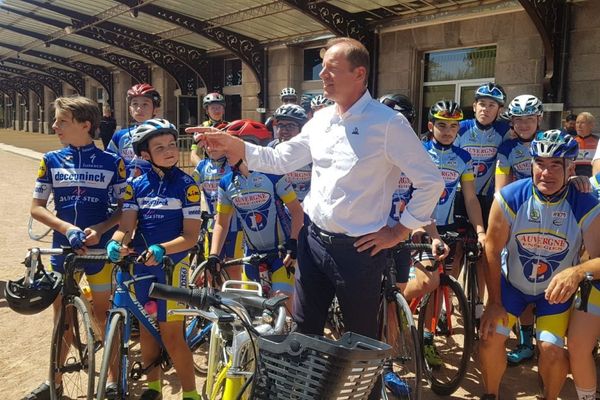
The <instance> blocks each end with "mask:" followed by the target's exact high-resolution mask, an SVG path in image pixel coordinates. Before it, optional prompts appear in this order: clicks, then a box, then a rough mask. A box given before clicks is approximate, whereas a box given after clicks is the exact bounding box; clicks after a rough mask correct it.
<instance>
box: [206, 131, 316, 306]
mask: <svg viewBox="0 0 600 400" xmlns="http://www.w3.org/2000/svg"><path fill="white" fill-rule="evenodd" d="M251 129H252V126H251V125H248V131H247V132H246V131H241V132H238V133H237V135H238V136H240V137H241V138H242V139H245V138H246V137H250V136H254V135H253V132H251ZM230 161H231V160H230ZM236 161H237V160H236ZM277 201H281V202H283V203H284V204H285V206H286V208H287V210H288V211H289V215H290V216H291V217H290V219H291V221H284V219H286V218H288V217H287V214H282V213H280V212H278V210H277V205H276V202H277ZM234 214H235V215H237V216H238V217H239V220H240V222H241V225H242V229H243V231H244V240H245V243H246V253H247V255H250V254H252V253H277V252H278V251H279V248H280V246H284V248H285V250H286V254H285V256H284V257H272V258H271V259H270V260H268V262H269V273H270V275H271V294H277V293H285V294H287V295H289V296H290V300H289V301H288V304H289V305H291V304H292V301H291V300H292V296H293V294H294V274H293V273H292V271H293V264H294V262H295V259H296V253H297V238H298V232H299V231H300V228H301V227H302V225H303V221H304V211H303V210H302V206H301V205H300V202H299V201H298V198H297V196H296V193H295V192H294V189H293V188H292V185H291V184H290V183H289V182H288V181H287V180H286V178H285V176H281V175H270V174H264V173H261V172H256V171H249V170H248V168H247V166H246V165H245V164H244V163H242V162H241V160H239V161H238V162H237V164H236V166H235V167H234V168H233V170H232V171H231V172H229V173H228V174H227V175H225V176H224V177H223V178H222V179H221V182H220V183H219V196H218V202H217V217H216V223H215V229H214V232H213V241H212V245H211V255H210V256H209V258H208V265H209V267H210V268H218V265H219V263H220V258H219V257H218V256H217V254H219V252H220V251H221V247H222V246H223V241H224V240H225V236H226V232H227V230H228V228H229V223H230V221H231V218H232V217H233V216H234ZM286 224H288V225H291V232H290V234H289V235H288V234H287V233H286V232H285V229H284V226H285V225H286ZM243 279H244V280H247V281H250V280H251V281H255V282H260V276H259V271H258V270H257V268H256V267H254V266H251V265H244V269H243Z"/></svg>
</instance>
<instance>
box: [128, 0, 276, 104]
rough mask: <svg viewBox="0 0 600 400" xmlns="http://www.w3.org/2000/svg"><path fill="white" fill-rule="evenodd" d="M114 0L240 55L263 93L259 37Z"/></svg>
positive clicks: (137, 1)
mask: <svg viewBox="0 0 600 400" xmlns="http://www.w3.org/2000/svg"><path fill="white" fill-rule="evenodd" d="M116 1H118V2H119V3H122V4H126V5H128V6H129V7H137V8H136V9H137V10H138V11H140V12H143V13H146V14H148V15H152V16H153V17H156V18H160V19H162V20H164V21H168V22H170V23H172V24H174V25H177V26H181V27H183V28H185V29H187V30H189V31H191V32H194V33H197V34H199V35H201V36H203V37H205V38H208V39H210V40H212V41H213V42H215V43H218V44H219V45H221V46H223V47H224V48H225V49H227V50H229V51H231V52H232V53H233V54H235V55H236V56H237V57H239V58H240V59H241V60H242V62H244V63H245V64H246V65H247V66H248V67H249V68H250V70H251V71H252V72H253V73H254V75H255V77H256V80H257V82H258V83H259V85H260V87H261V92H262V82H263V78H264V74H265V66H264V65H263V59H264V51H265V49H264V46H262V45H261V44H260V42H259V41H258V40H256V39H254V38H251V37H249V36H246V35H242V34H240V33H236V32H233V31H231V30H229V29H225V28H220V27H218V26H215V25H214V24H211V23H208V22H205V21H201V20H199V19H197V18H193V17H190V16H188V15H184V14H181V13H178V12H175V11H173V10H169V9H166V8H163V7H159V6H156V5H154V4H144V2H143V0H116ZM138 6H139V7H138ZM211 77H212V75H211ZM212 80H213V82H210V84H211V86H212V88H210V89H214V88H215V86H217V85H216V83H215V82H214V79H212ZM222 84H223V82H222V81H221V82H218V86H221V85H222ZM259 98H260V97H259ZM261 107H262V106H261Z"/></svg>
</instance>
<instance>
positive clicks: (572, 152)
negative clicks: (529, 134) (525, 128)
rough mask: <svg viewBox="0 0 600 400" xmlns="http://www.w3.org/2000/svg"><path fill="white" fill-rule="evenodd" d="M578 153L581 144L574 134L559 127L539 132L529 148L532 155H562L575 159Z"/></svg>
mask: <svg viewBox="0 0 600 400" xmlns="http://www.w3.org/2000/svg"><path fill="white" fill-rule="evenodd" d="M578 153H579V145H578V144H577V141H576V140H575V139H573V136H571V135H568V134H566V133H563V132H561V131H560V130H558V129H550V130H548V131H545V132H538V133H537V134H536V135H535V139H533V141H532V142H531V147H530V148H529V154H531V156H532V157H543V158H551V157H560V158H567V159H571V160H574V159H576V158H577V154H578Z"/></svg>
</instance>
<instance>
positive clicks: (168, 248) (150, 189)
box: [106, 119, 200, 400]
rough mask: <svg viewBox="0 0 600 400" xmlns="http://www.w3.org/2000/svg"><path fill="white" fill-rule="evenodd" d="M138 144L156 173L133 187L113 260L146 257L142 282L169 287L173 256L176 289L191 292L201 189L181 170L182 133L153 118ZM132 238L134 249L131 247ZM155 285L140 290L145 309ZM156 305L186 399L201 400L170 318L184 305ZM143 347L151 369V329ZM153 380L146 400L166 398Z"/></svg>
mask: <svg viewBox="0 0 600 400" xmlns="http://www.w3.org/2000/svg"><path fill="white" fill-rule="evenodd" d="M132 145H133V149H134V151H135V154H136V155H137V156H138V157H143V158H144V159H145V160H147V161H148V162H149V163H150V164H151V165H152V168H151V169H150V170H149V171H148V172H147V173H146V174H144V175H142V176H139V177H137V178H136V179H134V180H133V181H132V182H131V183H130V184H129V185H128V186H127V190H126V194H125V204H124V206H123V214H122V216H121V220H120V222H119V229H118V230H117V231H116V232H115V234H114V235H113V238H112V240H111V241H110V242H109V243H108V245H107V247H106V250H107V252H108V256H109V258H110V259H111V260H112V261H114V262H116V261H118V260H119V259H120V258H121V257H122V256H124V255H127V254H129V253H131V252H135V253H138V254H141V256H140V257H141V258H142V259H143V263H140V264H136V265H135V266H134V274H135V275H136V276H138V277H139V276H142V275H154V276H155V278H156V282H159V283H166V275H165V274H166V273H165V271H163V269H162V268H161V267H160V265H161V264H162V262H163V258H164V256H165V255H169V257H170V258H171V259H172V260H173V263H174V265H175V267H174V269H173V271H172V276H171V281H172V284H173V286H178V287H186V285H187V277H188V268H189V264H188V262H187V254H188V251H189V249H190V248H192V247H193V246H194V244H195V243H196V239H197V238H198V233H199V231H200V190H199V189H198V185H196V183H195V182H194V180H193V179H192V178H191V177H190V176H188V175H186V174H185V173H184V172H183V171H182V170H180V169H179V168H177V167H176V164H177V162H178V160H179V149H178V147H177V128H175V126H174V125H173V124H171V123H170V122H169V121H166V120H164V119H150V120H148V121H145V122H144V123H143V124H141V125H140V126H138V127H137V129H136V130H135V132H134V133H133V138H132ZM132 236H133V242H132V244H131V247H130V246H129V245H126V244H127V243H129V242H130V240H131V237H132ZM122 243H123V244H122ZM150 283H151V280H148V279H145V280H143V281H140V282H137V283H136V284H135V286H134V287H135V294H136V297H137V299H138V301H140V303H141V304H145V303H146V302H148V301H149V300H150V299H149V297H148V292H149V285H150ZM156 303H157V305H158V310H157V321H158V326H159V329H160V334H161V337H162V340H163V343H164V345H165V347H166V348H167V351H168V352H169V356H170V357H171V359H172V360H173V365H174V367H175V371H176V372H177V376H178V377H179V380H180V381H181V387H182V389H183V399H186V400H198V399H200V396H199V395H198V392H197V391H196V387H195V378H194V369H193V368H190V365H192V353H191V351H190V349H189V348H188V346H187V344H186V342H185V339H184V332H183V323H182V321H183V317H182V316H174V315H169V314H168V311H169V310H170V309H176V308H183V305H181V304H179V303H175V302H167V301H163V300H156ZM140 344H141V350H142V360H143V362H144V365H146V366H148V365H151V364H152V363H153V362H154V361H155V360H156V359H157V357H158V356H159V354H160V349H159V347H158V345H157V343H156V341H155V340H154V338H153V337H152V336H151V335H150V334H149V333H148V332H147V331H146V329H141V331H140ZM147 377H148V378H147V379H148V382H147V389H146V390H145V391H144V392H143V393H142V396H141V397H140V399H142V400H155V399H161V398H162V394H161V377H160V368H159V367H155V368H153V369H152V370H150V371H148V373H147Z"/></svg>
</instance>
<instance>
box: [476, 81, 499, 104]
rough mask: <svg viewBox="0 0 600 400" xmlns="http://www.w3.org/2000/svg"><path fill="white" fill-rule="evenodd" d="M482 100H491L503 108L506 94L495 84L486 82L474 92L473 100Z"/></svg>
mask: <svg viewBox="0 0 600 400" xmlns="http://www.w3.org/2000/svg"><path fill="white" fill-rule="evenodd" d="M482 98H488V99H492V100H494V101H495V102H497V103H498V104H500V105H501V106H503V105H504V103H506V92H505V91H504V89H503V88H502V86H500V85H498V84H497V83H494V82H488V83H485V84H483V85H481V86H479V87H478V88H477V90H476V91H475V100H479V99H482Z"/></svg>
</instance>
